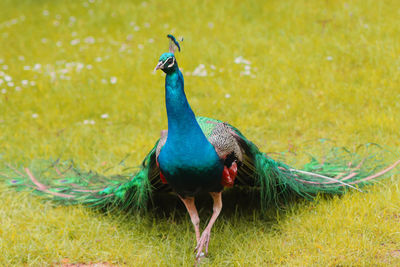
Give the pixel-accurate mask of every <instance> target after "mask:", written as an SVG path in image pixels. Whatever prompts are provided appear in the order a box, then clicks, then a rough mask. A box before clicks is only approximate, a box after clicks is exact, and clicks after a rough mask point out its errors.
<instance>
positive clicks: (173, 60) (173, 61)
mask: <svg viewBox="0 0 400 267" xmlns="http://www.w3.org/2000/svg"><path fill="white" fill-rule="evenodd" d="M174 64H175V58H172V63H171V64H169V65H168V68H170V67H172V66H173V65H174Z"/></svg>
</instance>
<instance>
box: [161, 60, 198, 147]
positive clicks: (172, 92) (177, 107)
mask: <svg viewBox="0 0 400 267" xmlns="http://www.w3.org/2000/svg"><path fill="white" fill-rule="evenodd" d="M165 102H166V106H167V116H168V139H170V141H171V139H176V138H182V137H183V136H186V137H194V136H202V137H203V138H204V139H205V136H204V134H203V132H202V130H201V128H200V126H199V125H198V123H197V121H196V117H195V115H194V113H193V111H192V109H191V108H190V105H189V103H188V101H187V98H186V95H185V91H184V82H183V75H182V73H181V71H180V70H179V68H176V69H175V71H174V72H171V73H168V74H167V76H166V78H165Z"/></svg>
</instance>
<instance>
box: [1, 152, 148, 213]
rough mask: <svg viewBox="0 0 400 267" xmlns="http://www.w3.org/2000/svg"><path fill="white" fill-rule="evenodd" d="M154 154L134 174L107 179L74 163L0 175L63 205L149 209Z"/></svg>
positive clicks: (46, 164) (33, 166)
mask: <svg viewBox="0 0 400 267" xmlns="http://www.w3.org/2000/svg"><path fill="white" fill-rule="evenodd" d="M153 153H154V149H153V150H152V151H151V152H150V153H149V154H148V155H147V156H146V157H145V159H144V160H143V163H142V165H141V167H140V169H139V170H138V171H137V172H136V173H134V174H132V173H128V172H129V171H130V168H128V169H125V170H124V171H123V172H124V173H126V174H119V175H111V176H105V175H102V174H98V173H95V172H91V171H90V172H83V171H81V170H79V168H77V167H76V166H75V164H74V163H73V162H72V161H69V162H63V163H60V162H57V161H56V162H49V161H46V162H36V163H34V164H31V166H30V168H25V169H19V170H18V169H16V168H14V167H13V166H11V165H8V168H7V169H6V170H4V171H2V172H0V177H3V179H7V184H8V185H10V186H12V187H14V188H15V189H17V190H26V189H31V190H33V192H34V193H36V194H38V195H41V196H44V197H46V198H47V199H51V200H54V201H56V202H59V203H60V204H63V205H69V204H85V205H88V206H90V207H93V208H99V209H107V210H112V209H114V208H118V209H122V210H124V209H132V208H133V209H145V208H146V207H147V202H148V199H149V197H150V196H151V185H150V182H149V179H148V172H149V165H150V159H151V156H152V154H153ZM36 177H39V179H40V182H39V179H36Z"/></svg>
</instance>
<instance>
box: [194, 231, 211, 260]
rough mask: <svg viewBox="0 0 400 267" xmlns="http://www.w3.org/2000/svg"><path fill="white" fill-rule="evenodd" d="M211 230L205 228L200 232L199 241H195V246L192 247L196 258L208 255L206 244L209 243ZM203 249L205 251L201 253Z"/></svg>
mask: <svg viewBox="0 0 400 267" xmlns="http://www.w3.org/2000/svg"><path fill="white" fill-rule="evenodd" d="M210 232H211V231H210V230H208V229H206V230H204V232H203V233H202V234H201V237H200V240H199V242H197V246H196V248H195V249H194V250H195V252H197V253H196V260H199V259H200V258H201V257H203V256H207V255H208V244H209V243H210V235H211V233H210ZM203 249H204V250H205V253H203Z"/></svg>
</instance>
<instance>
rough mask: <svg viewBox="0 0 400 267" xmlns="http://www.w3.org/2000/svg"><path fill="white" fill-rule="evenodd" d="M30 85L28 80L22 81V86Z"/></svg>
mask: <svg viewBox="0 0 400 267" xmlns="http://www.w3.org/2000/svg"><path fill="white" fill-rule="evenodd" d="M28 83H29V82H28V80H22V81H21V84H22V85H24V86H26V85H28Z"/></svg>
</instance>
